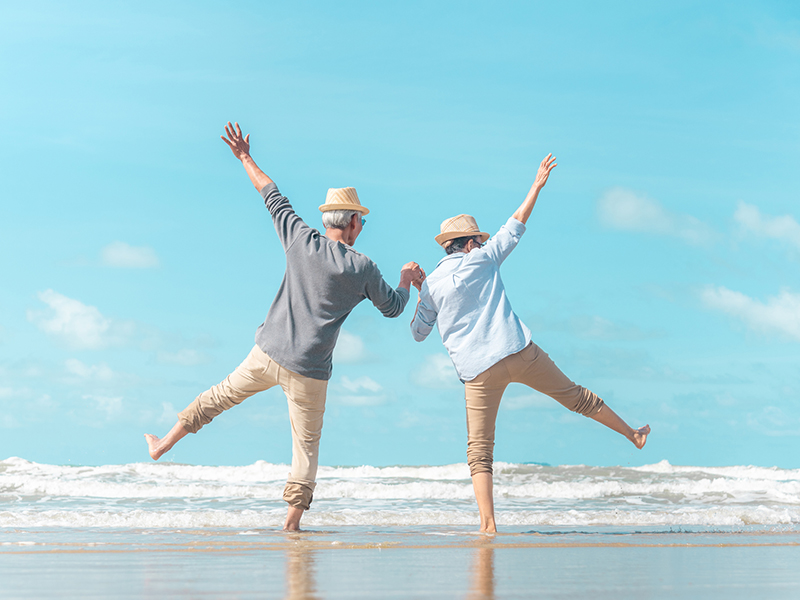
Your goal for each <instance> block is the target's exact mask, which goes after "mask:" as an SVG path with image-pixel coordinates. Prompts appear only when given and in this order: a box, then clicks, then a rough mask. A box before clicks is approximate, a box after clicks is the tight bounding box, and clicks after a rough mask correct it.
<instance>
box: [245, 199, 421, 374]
mask: <svg viewBox="0 0 800 600" xmlns="http://www.w3.org/2000/svg"><path fill="white" fill-rule="evenodd" d="M261 195H262V196H263V197H264V201H265V204H266V206H267V208H268V209H269V211H270V214H271V215H272V218H273V221H274V223H275V229H276V231H277V233H278V238H279V239H280V241H281V244H282V245H283V248H284V251H285V252H286V273H285V275H284V277H283V282H282V283H281V286H280V288H279V290H278V293H277V294H276V296H275V300H274V301H273V302H272V306H271V307H270V309H269V313H268V314H267V318H266V320H265V321H264V323H263V324H262V325H261V326H260V327H259V328H258V331H257V332H256V344H258V346H259V347H260V348H261V349H262V350H263V351H264V352H266V353H267V354H268V355H269V356H270V357H271V358H272V359H273V360H275V361H277V362H278V363H279V364H281V365H283V366H284V367H285V368H287V369H289V370H290V371H294V372H295V373H298V374H300V375H304V376H306V377H311V378H313V379H324V380H327V379H330V376H331V370H332V356H333V349H334V346H335V345H336V340H337V338H338V336H339V330H340V329H341V326H342V323H343V322H344V320H345V319H346V318H347V316H348V315H349V314H350V312H351V311H352V310H353V308H354V307H355V306H356V305H357V304H359V303H360V302H361V301H362V300H364V299H365V298H368V299H369V300H371V301H372V303H373V304H374V305H375V306H376V308H378V310H380V311H381V313H383V314H384V315H385V316H387V317H396V316H399V315H400V314H401V313H402V312H403V308H405V305H406V302H408V290H406V289H404V288H398V289H397V290H395V289H393V288H392V287H391V286H390V285H389V284H387V283H386V281H385V280H384V279H383V277H382V276H381V273H380V270H379V269H378V267H377V266H376V265H375V263H374V262H372V261H371V260H370V259H369V258H368V257H366V256H364V255H363V254H361V253H359V252H356V251H355V250H353V249H352V248H351V247H349V246H347V245H346V244H344V243H342V242H337V241H333V240H330V239H328V238H327V237H325V236H324V235H322V234H320V232H319V231H317V230H316V229H312V228H311V227H309V226H308V225H307V224H306V223H305V222H304V221H303V220H302V219H301V218H300V217H299V216H298V215H297V214H296V213H295V212H294V210H293V209H292V206H291V204H289V201H288V199H286V198H285V197H284V196H281V194H280V192H279V191H278V188H277V186H275V184H270V185H267V186H265V187H264V188H263V189H262V190H261Z"/></svg>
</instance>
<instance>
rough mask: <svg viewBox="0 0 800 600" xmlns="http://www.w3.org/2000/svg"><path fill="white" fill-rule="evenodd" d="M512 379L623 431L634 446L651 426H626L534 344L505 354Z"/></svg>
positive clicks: (641, 442)
mask: <svg viewBox="0 0 800 600" xmlns="http://www.w3.org/2000/svg"><path fill="white" fill-rule="evenodd" d="M508 359H512V362H510V363H509V370H510V371H511V373H512V377H513V381H516V382H519V383H523V384H525V385H527V386H528V387H531V388H533V389H535V390H536V391H537V392H541V393H543V394H547V395H548V396H550V397H551V398H553V399H554V400H556V401H557V402H559V403H561V404H562V405H563V406H564V407H566V408H568V409H569V410H571V411H573V412H577V413H579V414H582V415H584V416H585V417H589V418H591V419H594V420H595V421H597V422H598V423H601V424H603V425H605V426H606V427H608V428H609V429H612V430H613V431H616V432H617V433H620V434H622V435H623V436H625V437H626V438H627V439H629V440H630V441H631V442H633V444H634V445H635V446H636V447H637V448H642V447H644V444H645V441H646V440H647V435H648V434H649V433H650V426H649V425H645V426H644V427H640V428H639V429H633V428H631V427H630V426H628V424H627V423H625V421H623V420H622V419H621V418H620V417H619V416H618V415H617V414H616V413H615V412H614V411H613V410H611V408H609V407H608V406H606V404H605V403H604V402H603V401H602V400H601V399H600V398H599V397H598V396H597V394H595V393H594V392H592V391H590V390H587V389H586V388H585V387H582V386H580V385H577V384H576V383H574V382H573V381H572V380H570V379H569V377H567V376H566V375H564V373H562V372H561V369H559V368H558V367H557V366H556V364H555V363H554V362H553V361H552V360H551V359H550V357H549V356H548V355H547V353H546V352H544V351H543V350H542V349H541V348H539V346H537V345H536V344H533V343H532V344H530V345H529V346H528V347H527V348H525V349H524V350H522V351H521V352H518V353H517V354H513V355H512V356H510V357H508Z"/></svg>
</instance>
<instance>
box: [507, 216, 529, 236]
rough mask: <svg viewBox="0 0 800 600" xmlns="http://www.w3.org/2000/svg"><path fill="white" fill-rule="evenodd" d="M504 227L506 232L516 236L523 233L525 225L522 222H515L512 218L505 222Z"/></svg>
mask: <svg viewBox="0 0 800 600" xmlns="http://www.w3.org/2000/svg"><path fill="white" fill-rule="evenodd" d="M506 227H507V228H508V230H509V231H510V232H511V233H513V234H516V235H522V234H523V233H525V229H526V227H525V223H523V222H522V221H517V220H516V219H515V218H514V217H509V218H508V221H506Z"/></svg>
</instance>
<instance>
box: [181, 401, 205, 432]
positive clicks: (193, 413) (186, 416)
mask: <svg viewBox="0 0 800 600" xmlns="http://www.w3.org/2000/svg"><path fill="white" fill-rule="evenodd" d="M197 404H198V400H197V399H195V401H194V402H192V403H191V404H190V405H189V406H187V407H186V408H185V409H183V410H182V411H181V412H179V413H178V421H180V422H181V425H183V428H184V429H185V430H186V431H188V432H189V433H197V432H198V431H200V429H201V428H202V427H203V423H202V422H201V421H200V419H198V418H197V416H198V410H197Z"/></svg>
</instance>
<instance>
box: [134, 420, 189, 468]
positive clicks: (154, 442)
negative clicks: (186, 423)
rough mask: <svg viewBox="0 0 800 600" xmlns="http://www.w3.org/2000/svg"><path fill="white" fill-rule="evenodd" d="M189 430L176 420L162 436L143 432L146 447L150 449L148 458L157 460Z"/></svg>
mask: <svg viewBox="0 0 800 600" xmlns="http://www.w3.org/2000/svg"><path fill="white" fill-rule="evenodd" d="M188 433H189V432H188V431H186V429H185V428H184V427H183V424H182V423H181V422H180V421H178V422H177V423H175V425H174V426H173V427H172V429H170V430H169V433H168V434H167V435H165V436H164V437H163V438H157V437H156V436H154V435H153V434H151V433H145V434H144V439H146V440H147V447H148V449H149V451H150V458H152V459H153V460H158V459H159V458H161V457H162V456H163V455H164V454H166V453H167V452H169V451H170V449H171V448H172V447H173V446H174V445H175V444H176V443H177V442H178V441H179V440H182V439H183V438H184V437H185V436H186V435H187V434H188Z"/></svg>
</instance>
